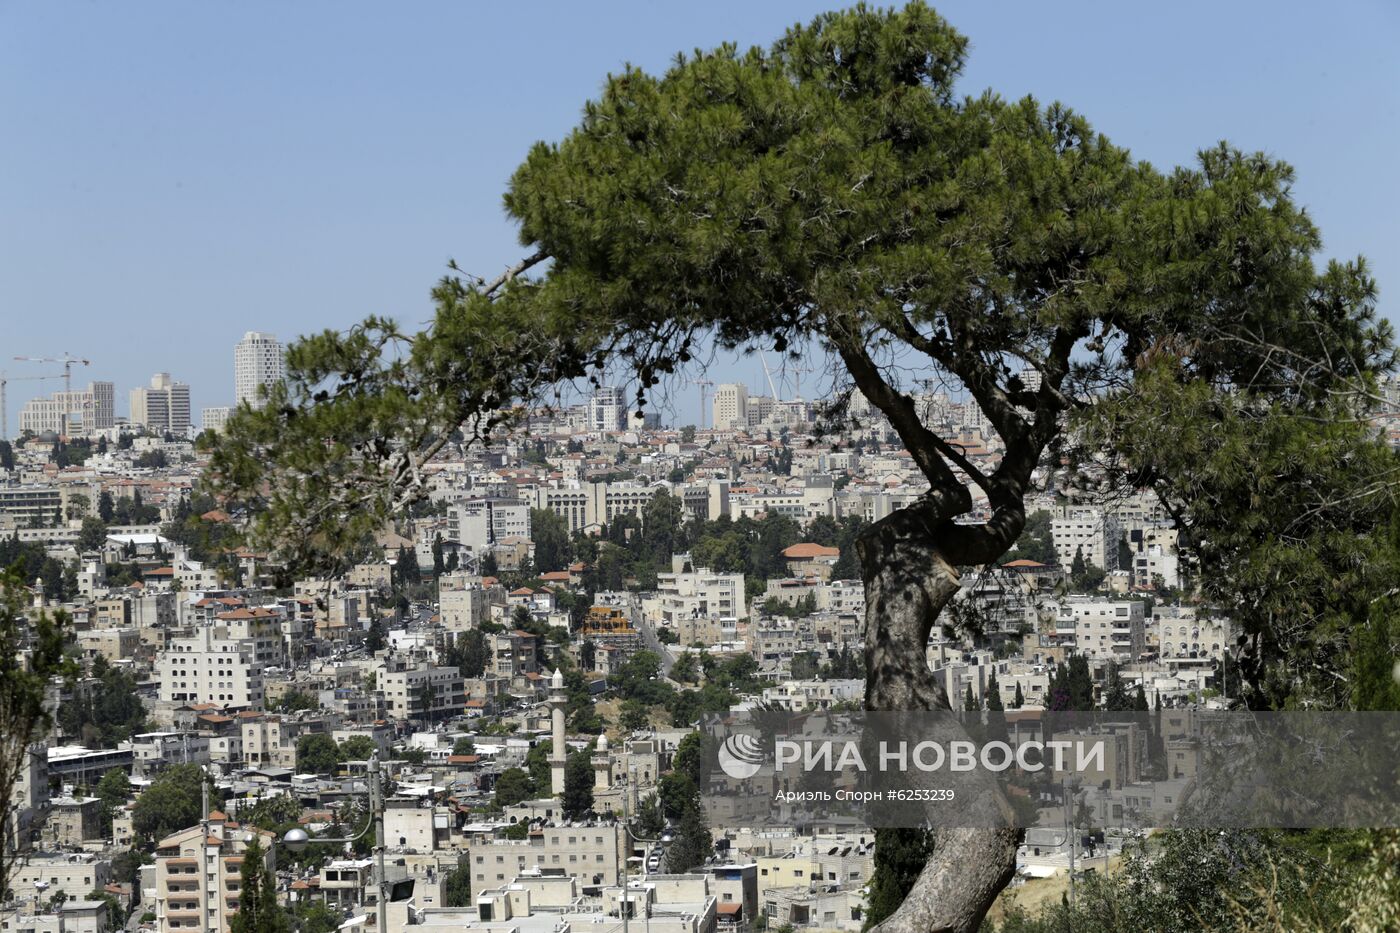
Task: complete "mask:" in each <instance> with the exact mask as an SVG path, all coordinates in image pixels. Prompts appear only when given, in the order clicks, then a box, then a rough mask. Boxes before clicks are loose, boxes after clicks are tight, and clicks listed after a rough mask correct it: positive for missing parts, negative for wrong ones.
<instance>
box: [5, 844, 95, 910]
mask: <svg viewBox="0 0 1400 933" xmlns="http://www.w3.org/2000/svg"><path fill="white" fill-rule="evenodd" d="M111 880H112V863H111V862H110V861H108V860H107V859H105V858H99V857H98V856H96V855H94V854H93V853H91V852H54V853H45V854H43V855H30V856H28V857H27V858H25V859H22V860H20V861H18V862H16V864H15V867H14V874H13V875H11V877H10V889H11V890H12V891H14V892H16V893H17V894H19V895H20V896H21V897H22V896H23V892H26V891H32V892H39V893H41V894H42V896H43V898H44V900H52V899H53V896H54V895H55V894H57V893H59V892H60V891H62V892H63V893H64V894H65V895H67V898H68V900H74V901H81V900H86V899H87V896H88V895H89V894H91V893H92V892H93V890H94V889H96V890H99V891H100V890H101V889H102V888H103V887H105V886H106V885H107V883H108V882H110V881H111Z"/></svg>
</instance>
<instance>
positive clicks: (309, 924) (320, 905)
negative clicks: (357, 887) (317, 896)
mask: <svg viewBox="0 0 1400 933" xmlns="http://www.w3.org/2000/svg"><path fill="white" fill-rule="evenodd" d="M344 922H345V915H344V914H343V913H341V912H340V911H338V910H336V909H335V908H334V907H330V906H327V904H326V903H325V901H312V900H302V901H298V902H297V904H296V906H295V907H294V908H293V909H292V926H293V928H294V929H295V930H296V931H297V933H335V931H336V930H338V929H340V925H341V924H342V923H344Z"/></svg>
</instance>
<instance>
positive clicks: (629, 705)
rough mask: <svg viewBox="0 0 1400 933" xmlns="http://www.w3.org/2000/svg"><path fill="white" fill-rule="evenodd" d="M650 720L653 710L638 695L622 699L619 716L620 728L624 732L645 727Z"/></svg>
mask: <svg viewBox="0 0 1400 933" xmlns="http://www.w3.org/2000/svg"><path fill="white" fill-rule="evenodd" d="M650 722H651V711H650V710H649V709H648V708H647V705H646V704H645V703H643V702H642V701H641V700H638V699H637V698H636V697H631V698H629V699H626V700H623V701H622V707H621V709H620V710H619V711H618V716H617V725H618V728H620V729H622V731H624V732H636V731H637V730H638V729H645V728H646V727H647V725H648V723H650Z"/></svg>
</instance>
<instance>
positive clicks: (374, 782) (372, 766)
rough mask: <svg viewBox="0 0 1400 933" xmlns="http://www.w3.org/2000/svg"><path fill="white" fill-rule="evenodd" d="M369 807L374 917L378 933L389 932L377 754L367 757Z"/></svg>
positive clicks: (387, 891) (382, 814) (381, 793)
mask: <svg viewBox="0 0 1400 933" xmlns="http://www.w3.org/2000/svg"><path fill="white" fill-rule="evenodd" d="M369 807H370V812H371V813H373V814H374V860H375V866H374V870H375V873H376V874H377V875H378V876H379V897H378V898H376V900H375V919H376V920H377V921H378V926H379V933H389V905H388V904H387V903H386V901H387V899H388V896H389V885H388V884H386V883H385V878H384V790H383V788H382V787H380V784H379V754H378V753H375V754H374V755H372V756H371V757H370V759H369Z"/></svg>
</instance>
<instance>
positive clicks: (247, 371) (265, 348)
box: [233, 330, 287, 408]
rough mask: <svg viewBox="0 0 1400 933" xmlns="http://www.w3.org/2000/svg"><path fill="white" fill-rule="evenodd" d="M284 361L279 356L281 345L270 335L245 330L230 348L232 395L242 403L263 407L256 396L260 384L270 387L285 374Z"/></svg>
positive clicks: (280, 355)
mask: <svg viewBox="0 0 1400 933" xmlns="http://www.w3.org/2000/svg"><path fill="white" fill-rule="evenodd" d="M286 374H287V371H286V364H285V363H284V361H283V357H282V344H280V343H278V342H277V338H276V337H275V336H274V335H272V334H260V333H258V332H257V331H251V330H250V331H248V333H246V334H244V335H243V339H242V340H240V341H238V346H236V347H234V348H233V395H234V402H235V403H236V404H238V405H242V404H243V403H244V402H247V403H248V404H249V405H251V406H253V407H254V408H260V407H261V406H262V400H261V399H260V398H258V387H259V386H270V385H273V384H274V383H278V382H281V381H282V380H283V378H285V377H286Z"/></svg>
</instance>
